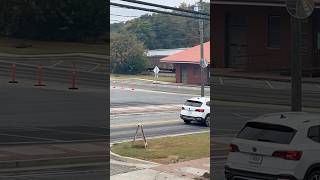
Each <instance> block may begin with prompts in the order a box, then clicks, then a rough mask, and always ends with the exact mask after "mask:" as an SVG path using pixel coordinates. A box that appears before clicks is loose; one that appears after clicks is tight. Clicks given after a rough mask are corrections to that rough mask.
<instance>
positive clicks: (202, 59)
mask: <svg viewBox="0 0 320 180" xmlns="http://www.w3.org/2000/svg"><path fill="white" fill-rule="evenodd" d="M202 9H203V4H202V0H200V1H199V11H202ZM200 17H201V15H200ZM199 32H200V68H201V74H200V76H201V97H204V80H205V78H204V75H205V74H204V67H202V66H201V61H204V57H203V56H204V55H203V20H202V19H199Z"/></svg>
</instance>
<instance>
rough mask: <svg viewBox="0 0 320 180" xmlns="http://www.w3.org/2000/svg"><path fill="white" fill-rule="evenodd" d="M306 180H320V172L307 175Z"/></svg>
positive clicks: (315, 171) (316, 171)
mask: <svg viewBox="0 0 320 180" xmlns="http://www.w3.org/2000/svg"><path fill="white" fill-rule="evenodd" d="M307 180H320V170H319V169H317V170H314V171H312V172H311V173H310V174H309V175H308V178H307Z"/></svg>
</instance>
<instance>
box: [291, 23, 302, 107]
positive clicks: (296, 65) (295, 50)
mask: <svg viewBox="0 0 320 180" xmlns="http://www.w3.org/2000/svg"><path fill="white" fill-rule="evenodd" d="M291 39H292V42H291V111H301V110H302V87H301V86H302V85H301V76H302V67H301V66H302V63H301V53H300V44H301V42H300V41H301V19H296V18H294V17H291Z"/></svg>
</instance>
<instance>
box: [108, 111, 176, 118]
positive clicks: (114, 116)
mask: <svg viewBox="0 0 320 180" xmlns="http://www.w3.org/2000/svg"><path fill="white" fill-rule="evenodd" d="M168 113H175V114H178V113H179V112H177V111H176V110H172V111H170V110H169V111H159V112H148V113H146V112H132V113H119V114H110V117H111V118H121V117H123V116H135V115H146V116H149V115H161V114H168Z"/></svg>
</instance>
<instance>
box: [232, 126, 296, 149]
mask: <svg viewBox="0 0 320 180" xmlns="http://www.w3.org/2000/svg"><path fill="white" fill-rule="evenodd" d="M295 134H296V130H295V129H292V128H290V127H287V126H282V125H275V124H267V123H259V122H248V123H247V124H246V125H245V127H244V128H243V129H242V130H241V131H240V133H239V134H238V136H237V137H238V138H241V139H248V140H256V141H265V142H271V143H279V144H290V142H291V140H292V138H293V136H294V135H295Z"/></svg>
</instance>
